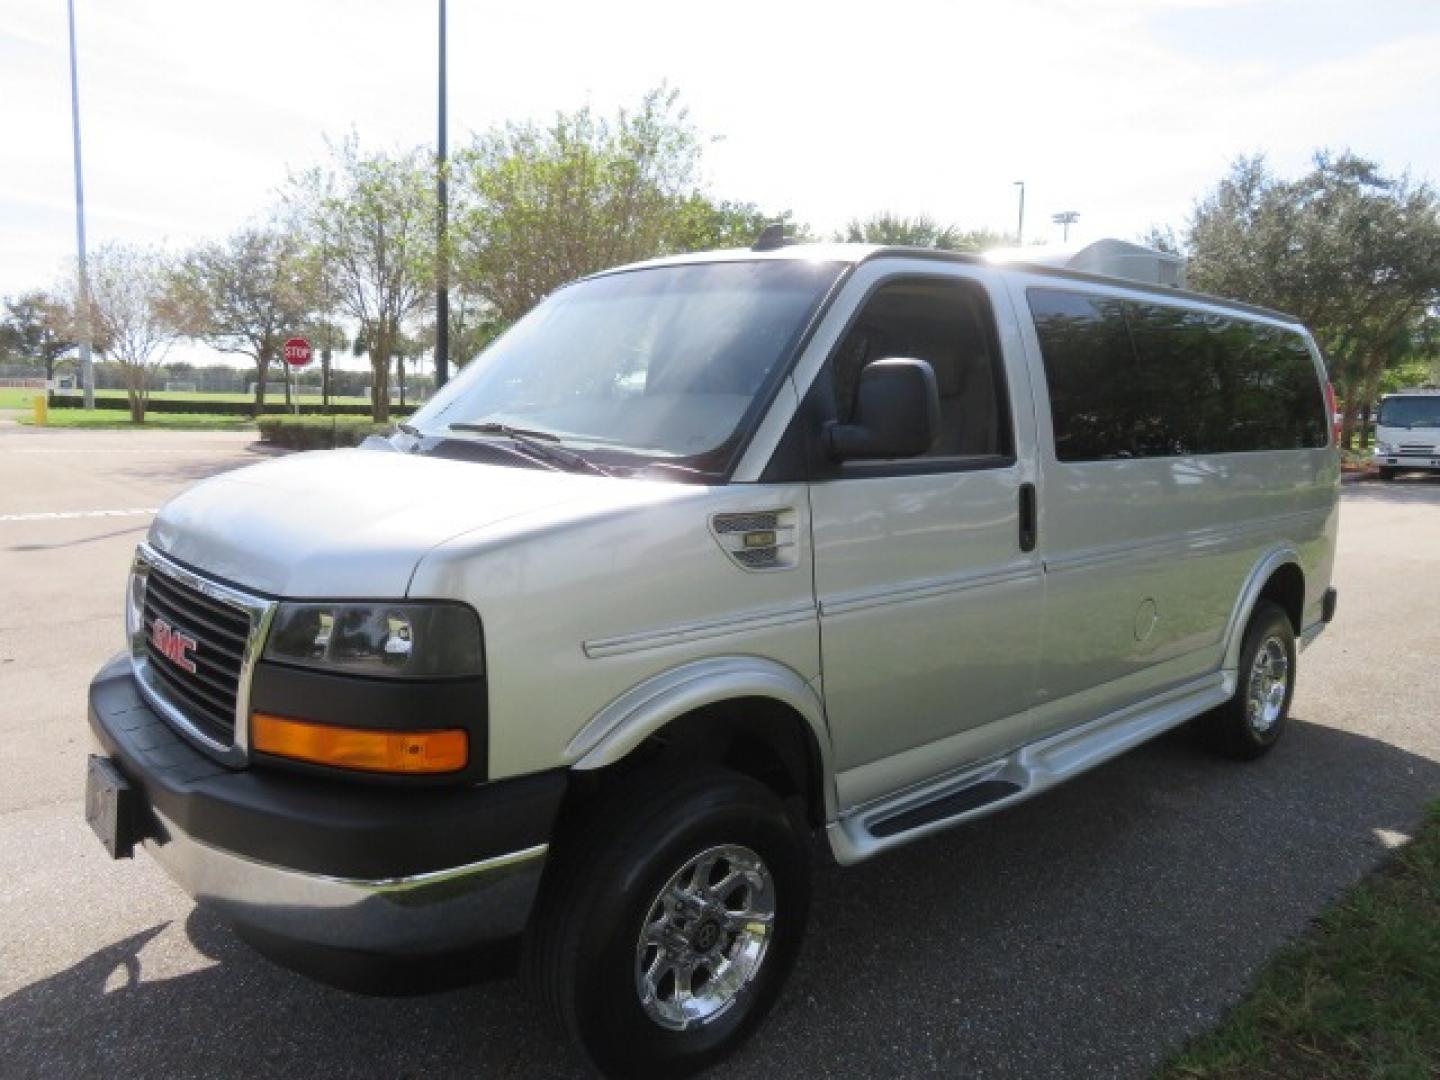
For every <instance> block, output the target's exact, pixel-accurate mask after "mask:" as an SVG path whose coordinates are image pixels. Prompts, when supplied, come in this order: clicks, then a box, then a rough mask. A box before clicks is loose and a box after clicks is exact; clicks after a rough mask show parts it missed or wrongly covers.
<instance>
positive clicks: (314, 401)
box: [0, 390, 370, 405]
mask: <svg viewBox="0 0 1440 1080" xmlns="http://www.w3.org/2000/svg"><path fill="white" fill-rule="evenodd" d="M0 393H4V391H0ZM23 393H26V394H30V393H34V391H32V390H26V391H23ZM150 396H151V397H152V398H154V399H155V400H157V401H244V402H252V401H254V400H255V396H254V395H253V394H214V393H209V392H206V391H203V390H197V391H190V390H152V391H150ZM75 397H76V398H77V399H78V397H79V394H78V393H76V394H75ZM95 397H96V398H97V399H98V400H101V401H104V400H114V401H124V400H125V391H123V390H97V391H96V392H95ZM294 400H296V401H299V402H301V403H302V404H306V405H319V404H320V395H319V393H308V392H307V393H300V394H296V395H295V396H294ZM330 400H331V401H332V402H334V403H335V404H337V405H368V404H369V403H370V399H369V398H368V397H341V396H339V395H336V394H332V395H331V396H330ZM284 401H285V395H284V394H283V393H268V394H266V395H265V402H266V404H267V405H274V404H283V403H284Z"/></svg>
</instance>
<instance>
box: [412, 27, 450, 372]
mask: <svg viewBox="0 0 1440 1080" xmlns="http://www.w3.org/2000/svg"><path fill="white" fill-rule="evenodd" d="M445 89H446V88H445V0H440V85H439V99H440V100H439V128H440V130H439V134H438V137H437V139H436V144H437V145H436V151H435V201H436V220H435V233H436V236H435V241H436V243H435V389H437V390H438V389H440V387H442V386H444V385H445V384H446V383H447V382H448V381H449V380H450V259H449V256H448V253H447V252H446V250H445V247H446V234H447V232H448V231H449V224H450V222H449V217H450V196H449V191H448V189H447V186H446V183H445V170H446V167H447V166H446V161H447V158H448V148H447V145H446V143H447V139H446V133H445V128H446V124H445ZM402 378H403V376H402Z"/></svg>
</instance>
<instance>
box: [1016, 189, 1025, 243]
mask: <svg viewBox="0 0 1440 1080" xmlns="http://www.w3.org/2000/svg"><path fill="white" fill-rule="evenodd" d="M1015 187H1018V188H1019V189H1020V220H1019V222H1018V223H1017V224H1016V226H1015V246H1016V247H1024V246H1025V181H1024V180H1016V181H1015Z"/></svg>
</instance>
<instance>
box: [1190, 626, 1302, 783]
mask: <svg viewBox="0 0 1440 1080" xmlns="http://www.w3.org/2000/svg"><path fill="white" fill-rule="evenodd" d="M1237 679H1238V685H1237V686H1236V688H1235V696H1234V697H1233V698H1231V699H1230V700H1229V701H1227V702H1226V703H1225V704H1224V705H1221V706H1220V707H1219V708H1218V709H1215V710H1213V711H1211V712H1209V713H1206V714H1205V716H1204V717H1202V727H1203V730H1204V731H1205V733H1206V735H1207V736H1208V737H1209V739H1210V742H1211V744H1212V745H1213V746H1214V747H1215V749H1217V750H1218V751H1220V753H1222V754H1224V755H1225V756H1226V757H1232V758H1237V759H1239V760H1241V761H1249V760H1252V759H1254V758H1258V757H1260V756H1261V755H1262V754H1265V753H1268V752H1269V750H1270V748H1271V747H1273V746H1274V745H1275V744H1276V743H1277V742H1279V741H1280V736H1281V735H1282V734H1284V732H1285V723H1286V721H1287V720H1288V719H1289V716H1290V699H1291V697H1292V696H1293V695H1294V693H1295V629H1294V627H1292V626H1291V625H1290V617H1289V616H1288V615H1286V614H1285V611H1284V609H1283V608H1281V607H1280V606H1279V605H1278V604H1272V603H1271V602H1270V601H1268V600H1262V601H1260V603H1258V604H1256V605H1255V611H1254V613H1253V614H1252V615H1251V616H1250V624H1249V625H1248V626H1247V627H1246V628H1245V640H1244V642H1243V643H1242V645H1241V647H1240V667H1239V670H1238V672H1237Z"/></svg>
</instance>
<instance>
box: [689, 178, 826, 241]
mask: <svg viewBox="0 0 1440 1080" xmlns="http://www.w3.org/2000/svg"><path fill="white" fill-rule="evenodd" d="M775 222H779V223H780V224H781V226H783V228H784V232H785V235H786V237H787V239H789V240H793V241H803V240H808V239H810V236H809V228H808V227H807V226H805V225H802V224H799V223H798V222H796V221H795V215H794V213H793V212H791V211H789V210H782V211H780V212H779V213H769V212H767V211H765V210H762V209H760V207H758V206H756V205H755V204H754V203H751V202H731V201H728V200H720V201H718V202H717V201H714V200H712V199H710V198H709V197H708V196H706V195H704V194H702V193H700V192H698V191H696V192H692V193H691V194H690V196H689V197H688V198H686V199H684V200H683V201H682V202H681V203H680V204H679V206H678V207H677V213H676V218H675V222H674V224H673V225H672V231H671V235H670V237H669V249H670V250H672V251H682V252H683V251H709V250H712V249H714V248H737V247H740V248H743V247H749V246H750V245H751V244H753V243H755V241H756V240H757V239H759V237H760V233H761V231H762V230H763V229H764V228H765V226H767V225H772V224H774V223H775Z"/></svg>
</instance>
